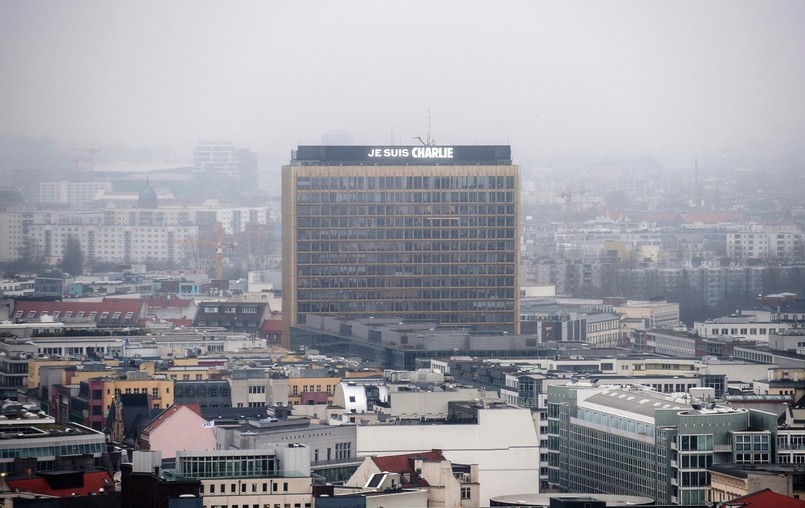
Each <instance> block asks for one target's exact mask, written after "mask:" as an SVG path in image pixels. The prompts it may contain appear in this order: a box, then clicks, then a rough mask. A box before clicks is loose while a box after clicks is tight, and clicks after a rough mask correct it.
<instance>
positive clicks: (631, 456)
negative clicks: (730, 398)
mask: <svg viewBox="0 0 805 508" xmlns="http://www.w3.org/2000/svg"><path fill="white" fill-rule="evenodd" d="M776 434H777V417H776V415H775V414H773V413H766V412H763V411H757V410H754V409H744V408H734V407H731V406H717V405H715V404H712V403H711V404H704V403H698V402H696V401H695V400H693V399H691V398H689V397H688V396H687V395H686V394H676V396H675V397H674V396H669V395H667V394H662V393H659V392H653V391H650V390H647V389H644V388H643V387H640V386H634V387H625V386H598V385H596V384H595V383H590V382H584V381H577V382H572V383H569V384H568V385H566V386H549V387H548V448H549V450H548V464H549V472H548V474H549V483H550V484H551V485H552V486H553V487H555V488H558V489H559V490H560V491H561V492H584V493H606V494H626V495H635V496H647V497H652V498H654V499H655V500H656V501H657V503H658V504H669V503H672V504H684V505H701V504H704V503H705V501H706V494H707V489H708V488H709V486H710V473H708V471H707V468H708V467H710V466H712V465H713V464H723V463H734V462H738V463H772V462H774V461H775V459H774V457H775V450H774V448H773V447H774V445H775V442H776Z"/></svg>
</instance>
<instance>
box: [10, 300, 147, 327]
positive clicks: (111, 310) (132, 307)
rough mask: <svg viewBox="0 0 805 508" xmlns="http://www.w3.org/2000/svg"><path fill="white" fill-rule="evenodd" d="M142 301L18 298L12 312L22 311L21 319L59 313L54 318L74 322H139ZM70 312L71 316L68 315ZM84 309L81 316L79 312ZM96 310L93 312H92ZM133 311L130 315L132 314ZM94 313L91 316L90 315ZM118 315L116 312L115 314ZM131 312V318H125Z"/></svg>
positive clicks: (108, 325) (99, 324)
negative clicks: (31, 299) (37, 299)
mask: <svg viewBox="0 0 805 508" xmlns="http://www.w3.org/2000/svg"><path fill="white" fill-rule="evenodd" d="M142 310H143V305H142V301H141V300H139V299H137V298H118V299H110V298H104V299H103V300H102V301H100V302H97V301H93V302H87V301H61V302H59V301H55V302H43V301H17V302H16V304H15V305H14V312H13V314H12V315H14V316H16V315H19V314H20V312H21V313H22V314H21V315H19V319H25V320H32V319H39V318H40V317H42V316H43V315H48V316H54V315H55V313H56V312H58V313H59V315H58V317H57V318H55V319H54V320H55V321H65V322H72V321H78V322H81V321H82V320H86V321H90V320H91V321H93V322H95V324H96V325H97V326H99V327H104V326H105V327H112V326H121V327H124V326H138V325H139V322H140V319H141V318H144V317H145V316H142V315H141V313H142ZM68 312H70V313H71V315H70V317H65V316H66V314H67V313H68ZM80 312H83V314H82V315H81V317H79V316H78V314H79V313H80ZM93 312H94V313H95V314H92V313H93ZM129 313H130V315H129ZM90 316H92V317H90ZM115 316H117V317H116V318H115ZM126 316H128V319H127V318H126Z"/></svg>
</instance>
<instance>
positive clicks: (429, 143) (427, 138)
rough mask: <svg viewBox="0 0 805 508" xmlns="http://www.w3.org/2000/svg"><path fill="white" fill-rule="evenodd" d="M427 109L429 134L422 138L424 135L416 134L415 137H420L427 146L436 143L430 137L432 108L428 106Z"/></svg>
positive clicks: (421, 141)
mask: <svg viewBox="0 0 805 508" xmlns="http://www.w3.org/2000/svg"><path fill="white" fill-rule="evenodd" d="M425 111H426V112H427V116H426V119H427V121H428V136H427V137H426V138H425V139H422V136H416V137H414V139H418V140H419V142H420V143H422V144H423V145H425V146H432V145H433V144H434V143H433V140H432V139H431V137H430V108H426V109H425Z"/></svg>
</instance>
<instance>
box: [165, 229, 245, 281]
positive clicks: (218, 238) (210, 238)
mask: <svg viewBox="0 0 805 508" xmlns="http://www.w3.org/2000/svg"><path fill="white" fill-rule="evenodd" d="M211 233H212V234H211V235H208V234H205V235H204V237H205V239H202V236H201V235H199V236H198V237H191V238H185V239H181V240H176V243H177V244H182V245H185V246H189V247H191V248H193V250H194V251H195V252H199V251H206V248H209V247H212V248H213V249H215V250H214V253H215V280H221V279H223V278H224V246H225V245H224V228H223V225H222V224H221V222H220V221H215V222H214V223H213V224H212V230H211ZM233 246H234V244H233ZM207 252H209V251H207ZM193 257H194V264H197V265H200V263H198V261H200V260H201V259H204V258H206V259H209V258H207V257H206V256H196V255H194V256H193Z"/></svg>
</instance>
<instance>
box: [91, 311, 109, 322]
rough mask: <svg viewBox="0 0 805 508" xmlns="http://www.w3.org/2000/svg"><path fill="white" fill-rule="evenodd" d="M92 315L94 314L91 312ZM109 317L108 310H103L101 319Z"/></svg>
mask: <svg viewBox="0 0 805 508" xmlns="http://www.w3.org/2000/svg"><path fill="white" fill-rule="evenodd" d="M90 317H92V314H90ZM108 317H109V313H108V312H101V317H100V319H101V321H103V320H104V319H106V318H108Z"/></svg>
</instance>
